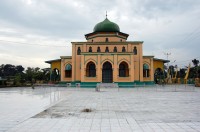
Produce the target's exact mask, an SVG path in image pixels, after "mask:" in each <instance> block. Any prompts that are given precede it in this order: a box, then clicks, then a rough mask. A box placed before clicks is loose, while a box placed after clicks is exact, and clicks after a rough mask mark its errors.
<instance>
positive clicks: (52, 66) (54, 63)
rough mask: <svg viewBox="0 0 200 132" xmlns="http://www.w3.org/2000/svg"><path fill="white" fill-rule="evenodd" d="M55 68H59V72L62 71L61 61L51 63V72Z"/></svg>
mask: <svg viewBox="0 0 200 132" xmlns="http://www.w3.org/2000/svg"><path fill="white" fill-rule="evenodd" d="M55 68H57V69H58V70H59V72H60V71H61V70H60V68H61V63H60V61H53V62H51V70H54V69H55Z"/></svg>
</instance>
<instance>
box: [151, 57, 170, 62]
mask: <svg viewBox="0 0 200 132" xmlns="http://www.w3.org/2000/svg"><path fill="white" fill-rule="evenodd" d="M153 60H157V61H163V62H164V63H168V62H170V60H165V59H158V58H153Z"/></svg>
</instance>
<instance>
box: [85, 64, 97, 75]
mask: <svg viewBox="0 0 200 132" xmlns="http://www.w3.org/2000/svg"><path fill="white" fill-rule="evenodd" d="M86 76H87V77H96V65H95V63H94V62H92V61H90V62H88V63H87V65H86Z"/></svg>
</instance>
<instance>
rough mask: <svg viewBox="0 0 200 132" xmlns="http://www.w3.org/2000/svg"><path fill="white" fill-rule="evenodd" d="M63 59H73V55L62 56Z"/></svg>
mask: <svg viewBox="0 0 200 132" xmlns="http://www.w3.org/2000/svg"><path fill="white" fill-rule="evenodd" d="M60 58H61V59H71V58H72V56H60Z"/></svg>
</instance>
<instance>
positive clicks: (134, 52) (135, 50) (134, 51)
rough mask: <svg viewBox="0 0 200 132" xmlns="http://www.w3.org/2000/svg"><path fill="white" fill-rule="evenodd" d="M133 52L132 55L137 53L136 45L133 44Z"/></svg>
mask: <svg viewBox="0 0 200 132" xmlns="http://www.w3.org/2000/svg"><path fill="white" fill-rule="evenodd" d="M133 54H134V55H137V47H136V46H135V47H134V49H133Z"/></svg>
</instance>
